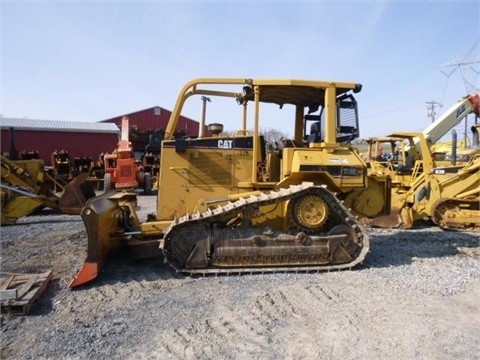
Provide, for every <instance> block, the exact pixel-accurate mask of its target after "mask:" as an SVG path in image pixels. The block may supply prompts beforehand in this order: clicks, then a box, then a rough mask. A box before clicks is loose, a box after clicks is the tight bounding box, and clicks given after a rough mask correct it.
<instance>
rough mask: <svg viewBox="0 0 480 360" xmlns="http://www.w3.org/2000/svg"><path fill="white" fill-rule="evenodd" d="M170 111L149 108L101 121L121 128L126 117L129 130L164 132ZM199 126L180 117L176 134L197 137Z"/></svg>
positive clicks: (193, 121)
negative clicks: (123, 118)
mask: <svg viewBox="0 0 480 360" xmlns="http://www.w3.org/2000/svg"><path fill="white" fill-rule="evenodd" d="M171 114H172V112H171V111H169V110H166V109H164V108H161V107H160V106H155V107H151V108H148V109H145V110H140V111H136V112H133V113H130V114H124V115H119V116H117V117H114V118H111V119H107V120H103V121H102V122H103V123H114V124H116V125H117V126H118V127H121V126H122V117H123V116H128V119H129V123H130V128H135V129H136V130H138V131H142V132H144V131H147V132H149V131H165V129H166V128H167V124H168V120H169V119H170V115H171ZM199 126H200V124H199V123H198V122H197V121H195V120H192V119H189V118H187V117H185V116H180V121H179V122H178V125H177V129H176V134H178V135H188V136H193V137H196V136H198V128H199Z"/></svg>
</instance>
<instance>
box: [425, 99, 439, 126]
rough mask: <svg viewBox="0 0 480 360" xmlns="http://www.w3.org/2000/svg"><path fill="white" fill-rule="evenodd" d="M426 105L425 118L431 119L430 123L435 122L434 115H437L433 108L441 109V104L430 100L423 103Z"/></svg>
mask: <svg viewBox="0 0 480 360" xmlns="http://www.w3.org/2000/svg"><path fill="white" fill-rule="evenodd" d="M425 103H426V104H427V110H428V113H427V116H428V117H429V118H431V119H432V123H433V122H434V121H435V115H437V113H436V111H435V108H436V107H442V104H440V103H439V102H438V101H434V100H430V101H426V102H425Z"/></svg>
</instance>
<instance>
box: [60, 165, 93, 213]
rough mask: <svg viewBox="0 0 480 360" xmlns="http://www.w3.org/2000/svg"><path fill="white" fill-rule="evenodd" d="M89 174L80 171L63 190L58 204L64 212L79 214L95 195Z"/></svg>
mask: <svg viewBox="0 0 480 360" xmlns="http://www.w3.org/2000/svg"><path fill="white" fill-rule="evenodd" d="M88 176H89V174H88V173H85V172H83V173H80V174H79V175H78V176H77V177H75V178H74V179H73V180H72V181H71V182H70V183H68V185H67V186H65V188H64V190H63V194H62V196H61V197H60V200H59V202H58V206H59V208H60V211H61V212H62V213H64V214H69V215H78V214H80V212H81V211H82V208H83V206H84V205H85V203H86V202H87V200H88V199H90V198H93V197H95V191H94V190H93V186H92V184H91V183H89V182H87V178H88Z"/></svg>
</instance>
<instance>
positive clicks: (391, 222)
mask: <svg viewBox="0 0 480 360" xmlns="http://www.w3.org/2000/svg"><path fill="white" fill-rule="evenodd" d="M360 222H361V223H362V225H367V226H371V227H378V228H384V229H395V228H399V227H400V226H402V218H401V216H400V211H399V210H398V209H392V210H391V211H390V214H388V215H380V216H377V217H375V218H372V219H369V218H363V219H361V220H360Z"/></svg>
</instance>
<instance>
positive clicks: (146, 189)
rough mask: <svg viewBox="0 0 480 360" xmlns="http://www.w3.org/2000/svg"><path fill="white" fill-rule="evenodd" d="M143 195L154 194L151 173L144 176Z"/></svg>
mask: <svg viewBox="0 0 480 360" xmlns="http://www.w3.org/2000/svg"><path fill="white" fill-rule="evenodd" d="M143 193H144V194H145V195H150V194H151V193H152V175H151V174H150V173H145V174H144V175H143Z"/></svg>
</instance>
